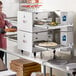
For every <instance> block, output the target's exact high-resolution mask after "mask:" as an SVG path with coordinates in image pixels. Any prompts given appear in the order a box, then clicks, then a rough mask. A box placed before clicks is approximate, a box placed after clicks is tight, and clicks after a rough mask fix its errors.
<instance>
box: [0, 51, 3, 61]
mask: <svg viewBox="0 0 76 76" xmlns="http://www.w3.org/2000/svg"><path fill="white" fill-rule="evenodd" d="M3 57H4V52H3V51H0V58H1V59H2V61H3Z"/></svg>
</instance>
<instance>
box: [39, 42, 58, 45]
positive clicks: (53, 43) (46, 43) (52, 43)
mask: <svg viewBox="0 0 76 76" xmlns="http://www.w3.org/2000/svg"><path fill="white" fill-rule="evenodd" d="M39 46H57V43H55V42H42V43H39Z"/></svg>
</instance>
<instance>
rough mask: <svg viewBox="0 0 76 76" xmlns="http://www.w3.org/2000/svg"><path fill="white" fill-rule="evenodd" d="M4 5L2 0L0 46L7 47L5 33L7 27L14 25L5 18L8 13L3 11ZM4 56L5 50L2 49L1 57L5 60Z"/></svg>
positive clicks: (0, 9)
mask: <svg viewBox="0 0 76 76" xmlns="http://www.w3.org/2000/svg"><path fill="white" fill-rule="evenodd" d="M2 5H3V3H2V2H1V1H0V48H2V49H6V44H7V42H6V38H4V35H5V31H4V29H5V27H6V26H7V27H10V26H12V24H11V23H9V22H8V21H6V20H5V19H4V18H5V17H6V15H5V14H4V13H3V12H2ZM3 56H4V52H2V51H1V50H0V58H1V59H2V61H3Z"/></svg>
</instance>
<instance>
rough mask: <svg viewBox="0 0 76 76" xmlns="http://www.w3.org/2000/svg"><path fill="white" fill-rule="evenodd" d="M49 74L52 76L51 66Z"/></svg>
mask: <svg viewBox="0 0 76 76" xmlns="http://www.w3.org/2000/svg"><path fill="white" fill-rule="evenodd" d="M50 76H52V68H50Z"/></svg>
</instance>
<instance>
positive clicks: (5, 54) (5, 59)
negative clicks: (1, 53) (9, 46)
mask: <svg viewBox="0 0 76 76" xmlns="http://www.w3.org/2000/svg"><path fill="white" fill-rule="evenodd" d="M5 65H6V67H7V53H6V52H5Z"/></svg>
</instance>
